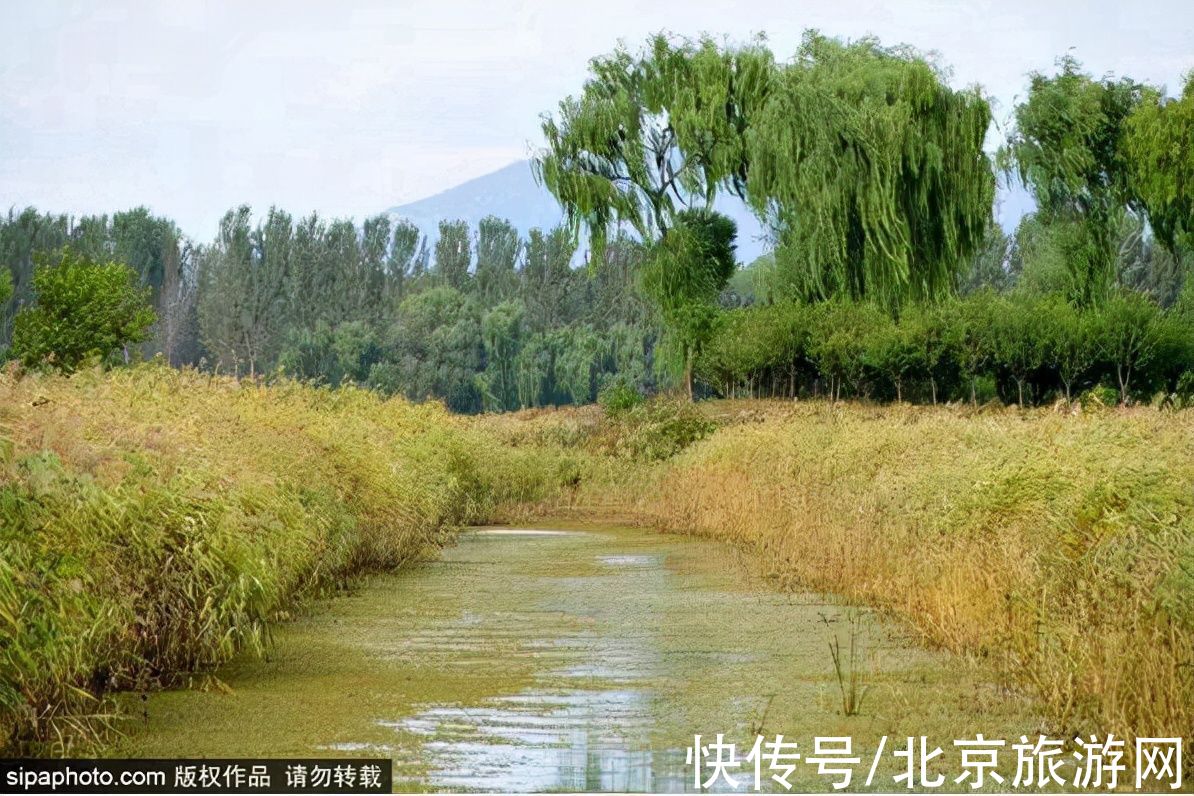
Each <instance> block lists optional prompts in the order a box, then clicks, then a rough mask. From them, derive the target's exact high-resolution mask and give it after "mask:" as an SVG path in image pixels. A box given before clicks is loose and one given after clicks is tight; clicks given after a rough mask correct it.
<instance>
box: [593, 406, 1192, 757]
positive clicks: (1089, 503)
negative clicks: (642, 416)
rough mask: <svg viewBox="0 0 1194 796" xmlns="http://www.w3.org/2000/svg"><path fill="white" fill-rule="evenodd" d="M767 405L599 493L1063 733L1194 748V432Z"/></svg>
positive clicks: (1135, 424) (1186, 422) (945, 410)
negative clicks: (917, 649)
mask: <svg viewBox="0 0 1194 796" xmlns="http://www.w3.org/2000/svg"><path fill="white" fill-rule="evenodd" d="M759 403H760V404H761V406H757V407H755V408H754V409H751V408H749V407H740V406H720V407H719V406H717V405H716V404H714V405H712V406H711V407H710V410H709V411H710V412H711V413H712V414H715V415H719V416H721V417H723V418H730V419H737V420H740V421H742V420H745V421H747V422H736V423H734V424H732V425H729V426H727V427H724V428H723V429H722V430H720V431H719V432H718V433H716V434H715V435H713V436H712V437H711V438H710V439H707V440H705V441H703V442H700V443H697V444H696V445H694V446H692V447H691V448H689V449H688V450H687V451H686V452H684V453H683V454H681V455H680V456H678V457H676V458H675V459H673V460H672V461H671V462H669V463H667V464H666V465H664V466H663V467H662V468H659V469H657V470H655V471H653V472H640V473H638V474H636V475H634V476H631V477H627V476H625V475H623V476H621V477H619V478H618V480H617V483H616V485H614V486H613V487H612V488H603V487H601V486H599V485H595V486H593V487H591V488H592V489H593V490H594V491H595V493H596V494H597V495H599V499H600V500H601V501H603V502H606V503H608V502H609V501H610V499H611V496H616V497H617V501H616V502H619V503H621V504H622V506H623V508H625V509H630V510H634V511H636V512H638V513H639V514H640V516H642V517H644V518H646V520H647V521H649V522H650V523H651V524H653V525H656V526H658V527H660V528H664V529H668V530H673V531H679V532H688V533H697V534H702V535H708V536H713V537H717V538H722V539H730V540H734V541H737V542H741V543H745V544H748V545H751V546H754V547H757V548H759V549H760V550H762V552H763V553H764V555H765V558H766V560H768V561H770V562H771V568H772V574H774V576H776V577H777V578H779V579H780V580H781V581H783V582H786V583H788V584H790V585H792V586H800V587H805V588H808V587H811V588H814V589H819V590H824V591H829V592H836V593H839V594H843V595H846V596H848V597H850V598H852V599H855V600H857V601H859V602H864V603H868V604H872V605H876V606H881V607H884V608H886V609H888V610H890V611H891V612H893V613H895V614H897V615H899V616H901V617H902V618H904V619H905V620H906V621H907V622H908V623H909V624H910V625H911V626H913V627H915V628H917V629H918V630H919V631H920V632H921V633H922V634H923V636H924V638H925V639H926V640H927V641H928V642H930V643H933V644H937V645H941V646H943V647H945V648H948V649H950V650H954V651H958V652H965V653H970V654H974V655H978V656H982V657H986V658H993V659H994V660H995V661H996V662H997V663H998V664H999V665H1001V666H1002V668H1003V670H1004V671H1005V672H1006V673H1007V675H1008V676H1009V678H1011V680H1013V681H1014V682H1016V683H1019V684H1021V685H1024V686H1027V687H1029V688H1031V689H1032V691H1033V692H1034V693H1035V694H1036V696H1037V697H1038V698H1039V699H1040V700H1041V702H1042V703H1043V705H1044V706H1045V708H1046V709H1047V712H1048V715H1049V716H1050V718H1051V720H1052V722H1053V723H1054V725H1055V726H1054V728H1053V729H1054V730H1055V731H1063V732H1068V731H1080V730H1081V731H1087V732H1090V731H1097V732H1099V733H1105V732H1107V731H1114V732H1117V733H1119V734H1121V736H1123V735H1127V736H1134V735H1138V734H1139V735H1184V736H1186V737H1189V736H1191V735H1194V660H1192V658H1194V457H1192V456H1191V454H1192V453H1194V414H1191V413H1173V412H1159V411H1155V410H1151V409H1135V410H1126V411H1125V410H1116V411H1105V412H1102V413H1095V414H1087V415H1077V416H1071V415H1069V414H1066V413H1059V412H1054V411H1050V410H1038V411H1029V412H1024V411H1020V410H1015V409H1007V410H981V411H975V410H970V409H960V408H949V407H940V408H927V407H909V406H892V407H872V406H861V405H840V404H839V405H833V404H827V403H819V402H817V403H802V404H796V405H792V404H764V403H762V402H759Z"/></svg>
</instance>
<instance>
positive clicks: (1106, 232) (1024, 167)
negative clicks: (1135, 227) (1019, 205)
mask: <svg viewBox="0 0 1194 796" xmlns="http://www.w3.org/2000/svg"><path fill="white" fill-rule="evenodd" d="M1058 67H1059V71H1058V73H1057V74H1056V75H1054V76H1052V77H1047V76H1045V75H1043V74H1041V73H1039V72H1038V73H1034V74H1033V75H1032V79H1031V85H1030V87H1029V92H1028V99H1027V100H1026V101H1025V102H1024V103H1022V104H1020V105H1017V106H1016V109H1015V129H1014V130H1013V131H1012V133H1011V135H1010V136H1009V138H1008V143H1007V144H1006V145H1005V147H1004V148H1003V149H1002V150H1001V151H1000V160H1001V163H1002V164H1003V165H1004V167H1005V168H1006V169H1007V170H1009V171H1012V170H1014V171H1016V172H1017V173H1018V174H1019V176H1020V179H1021V180H1022V181H1023V182H1024V183H1025V184H1026V185H1027V186H1028V187H1029V188H1030V189H1031V190H1032V193H1033V196H1034V197H1035V198H1036V202H1037V207H1038V208H1039V211H1038V212H1039V213H1040V214H1041V215H1042V218H1043V220H1044V222H1045V224H1046V225H1050V224H1053V223H1055V222H1059V223H1062V224H1064V225H1065V227H1064V229H1065V232H1064V234H1063V237H1062V238H1061V240H1060V245H1061V248H1062V254H1063V262H1064V264H1065V267H1066V268H1067V269H1068V271H1069V272H1070V275H1071V279H1072V282H1073V287H1072V289H1073V290H1074V291H1076V293H1077V300H1078V303H1080V304H1082V305H1084V306H1089V305H1091V304H1094V303H1097V302H1099V301H1101V300H1102V298H1103V297H1104V296H1105V295H1106V294H1107V292H1108V291H1109V289H1110V288H1111V286H1112V284H1113V282H1114V275H1115V266H1114V252H1113V248H1112V231H1113V228H1114V225H1115V224H1116V223H1117V222H1118V219H1119V217H1120V216H1121V215H1122V214H1123V213H1124V212H1125V209H1126V208H1129V207H1135V206H1136V205H1137V204H1138V203H1137V202H1136V201H1135V199H1134V194H1133V192H1132V190H1131V186H1130V184H1129V178H1128V172H1129V163H1128V160H1127V158H1126V156H1125V150H1124V146H1123V139H1124V135H1125V130H1126V122H1127V119H1128V118H1129V116H1130V115H1131V114H1132V113H1133V110H1134V108H1136V106H1137V105H1138V104H1139V103H1140V101H1141V97H1142V94H1143V91H1144V87H1143V86H1142V85H1140V84H1138V83H1135V82H1134V81H1132V80H1130V79H1129V78H1123V79H1120V80H1113V79H1111V78H1106V79H1103V80H1095V79H1094V78H1092V77H1091V76H1090V75H1088V74H1086V73H1084V72H1083V71H1082V67H1081V64H1080V63H1078V61H1076V60H1075V59H1073V58H1072V57H1068V56H1067V57H1065V58H1062V59H1060V61H1059V62H1058Z"/></svg>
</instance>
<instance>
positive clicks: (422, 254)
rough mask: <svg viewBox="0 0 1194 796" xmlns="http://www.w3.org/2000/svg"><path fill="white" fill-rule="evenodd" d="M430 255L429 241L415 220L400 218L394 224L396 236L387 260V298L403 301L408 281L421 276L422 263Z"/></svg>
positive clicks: (393, 300) (392, 241) (391, 243)
mask: <svg viewBox="0 0 1194 796" xmlns="http://www.w3.org/2000/svg"><path fill="white" fill-rule="evenodd" d="M427 256H428V252H427V241H426V240H425V239H422V234H421V233H420V232H419V228H418V227H416V226H415V225H414V222H412V221H408V220H407V219H404V218H403V219H399V220H398V221H397V222H396V223H395V224H394V237H393V239H392V240H391V242H390V254H389V257H388V258H387V260H386V287H387V291H388V296H387V298H388V299H389V300H390V301H392V302H396V301H401V300H402V297H403V295H404V294H405V291H406V285H407V282H408V281H410V280H413V279H415V278H416V277H418V276H420V270H421V264H422V263H423V261H425V260H426V258H427Z"/></svg>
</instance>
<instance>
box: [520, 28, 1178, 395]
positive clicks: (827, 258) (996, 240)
mask: <svg viewBox="0 0 1194 796" xmlns="http://www.w3.org/2000/svg"><path fill="white" fill-rule="evenodd" d="M991 121H992V118H991V110H990V103H989V102H988V100H987V98H986V97H985V96H984V95H983V93H982V92H981V90H980V89H978V88H966V89H954V88H951V87H950V86H949V85H948V82H947V80H946V71H945V70H944V69H943V68H942V67H940V66H939V65H938V64H937V63H935V62H934V61H933V60H932V59H930V58H928V57H926V56H924V55H922V54H920V53H919V52H917V51H916V50H915V49H913V48H910V47H906V46H900V47H888V46H884V45H882V44H881V43H880V42H878V41H877V40H875V39H863V40H860V41H856V42H843V41H841V40H838V39H833V38H828V37H825V36H823V35H821V34H819V33H816V32H809V33H807V34H806V36H805V38H804V41H803V43H802V45H801V46H800V48H799V49H798V51H797V53H796V55H795V57H794V58H792V59H789V60H787V61H781V60H778V59H776V58H775V57H774V55H773V54H772V53H771V51H770V50H769V49H768V48H767V47H766V46H765V42H764V41H763V40H756V41H754V42H750V43H747V44H745V45H732V44H726V43H721V42H718V41H716V40H714V39H713V38H711V37H702V38H700V39H696V40H692V39H686V38H679V37H672V36H667V35H658V36H655V37H654V38H652V39H650V40H649V41H648V42H647V43H646V44H645V45H644V46H642V47H641V48H639V49H638V50H631V49H629V48H627V47H625V46H623V47H620V48H618V49H617V50H616V51H615V52H614V53H612V54H611V55H608V56H602V57H599V58H596V59H594V60H593V61H592V62H591V66H590V75H589V78H588V80H587V81H586V82H585V84H584V86H583V89H582V91H581V93H580V94H579V95H578V96H573V97H568V98H566V99H565V100H563V101H562V102H561V103H560V104H559V107H558V109H557V111H556V113H555V114H549V115H547V116H545V117H544V119H543V125H542V128H543V134H544V138H545V140H546V142H547V144H546V146H545V147H544V148H543V149H542V150H541V151H540V152H539V153H538V156H537V158H536V168H537V170H538V173H539V174H540V176H541V179H542V180H543V182H544V184H545V185H546V186H547V188H548V189H549V190H550V191H551V192H552V193H553V194H554V195H555V196H556V197H557V199H558V200H559V201H560V203H561V204H562V205H563V207H564V208H565V210H566V211H567V217H568V221H569V223H570V224H571V225H572V228H573V229H575V230H578V231H579V230H585V231H588V232H589V233H590V234H591V235H593V237H594V239H595V240H596V241H598V242H600V241H601V240H602V238H603V235H604V234H606V232H608V231H609V230H612V229H617V228H619V226H620V225H623V224H629V225H631V226H633V227H634V228H635V229H636V230H637V231H638V233H639V234H640V235H641V236H642V238H643V240H645V241H648V242H649V245H650V255H649V258H648V260H649V261H650V262H656V263H661V265H660V266H658V267H662V268H665V269H667V270H668V271H669V273H670V277H669V278H668V279H667V280H665V281H660V280H656V281H655V283H654V284H655V285H656V286H657V288H658V289H657V290H656V294H655V295H654V296H653V298H654V299H655V303H656V304H657V305H659V306H661V307H665V308H666V309H667V311H666V312H665V313H664V314H663V316H662V317H663V320H664V322H665V337H664V339H665V340H667V339H669V338H670V339H673V340H675V341H678V342H679V343H680V345H682V347H683V349H684V351H685V352H686V355H685V360H686V362H687V363H688V365H689V367H691V366H692V365H694V364H695V367H696V371H697V373H698V375H699V376H701V377H703V379H704V380H705V382H706V383H707V384H709V385H710V386H711V387H712V389H713V390H714V391H716V392H720V393H722V394H727V393H728V394H736V393H739V392H741V391H745V392H747V393H750V394H757V392H758V391H759V390H760V389H761V390H762V391H764V392H766V391H767V390H768V388H769V389H770V391H772V392H777V393H779V394H787V395H796V394H798V393H800V392H804V391H808V390H809V389H810V385H811V390H812V391H814V392H821V393H822V394H828V395H832V396H835V397H836V396H839V395H841V394H855V395H872V396H876V397H894V398H897V399H902V398H903V397H904V395H905V390H904V386H905V382H907V381H911V382H914V383H915V384H917V385H921V384H927V385H928V394H929V398H930V400H934V401H935V400H937V399H938V397H940V395H943V394H944V395H950V396H953V395H955V394H957V393H958V392H959V391H965V392H969V394H970V396H971V397H972V398H974V397H975V396H976V395H977V393H978V391H979V387H978V384H979V382H980V380H982V381H984V382H985V383H987V384H988V386H989V387H990V389H991V390H993V391H997V392H998V393H999V394H1000V395H1001V396H1002V397H1003V398H1004V399H1005V400H1008V399H1013V400H1015V401H1017V402H1019V403H1021V404H1023V403H1025V402H1026V401H1028V400H1037V401H1039V400H1043V399H1045V397H1046V396H1048V395H1052V394H1056V393H1061V394H1064V395H1065V396H1066V397H1072V395H1073V391H1074V389H1075V387H1076V386H1083V385H1087V386H1089V385H1096V384H1100V383H1105V382H1106V381H1108V380H1109V379H1110V378H1111V374H1113V375H1114V380H1113V383H1114V385H1115V386H1116V391H1117V393H1118V396H1119V399H1120V400H1121V401H1124V402H1126V401H1128V400H1129V399H1131V398H1132V397H1133V396H1134V395H1135V394H1136V393H1137V392H1139V391H1140V390H1145V389H1149V388H1152V387H1157V388H1161V387H1163V388H1164V389H1167V390H1170V391H1174V390H1178V388H1179V384H1181V385H1184V386H1183V389H1185V388H1186V387H1188V386H1189V382H1190V378H1188V377H1187V376H1186V374H1187V373H1188V372H1189V370H1190V369H1191V367H1192V366H1194V359H1192V358H1191V355H1190V351H1191V345H1190V344H1189V342H1188V340H1187V338H1188V337H1189V332H1188V329H1189V323H1188V319H1189V315H1188V313H1187V312H1185V311H1184V310H1181V309H1170V310H1167V309H1165V308H1166V307H1169V306H1171V305H1174V304H1179V305H1181V306H1182V307H1186V306H1188V305H1189V303H1190V302H1189V301H1180V300H1179V298H1180V297H1182V296H1184V295H1185V294H1183V292H1182V291H1183V286H1184V285H1185V282H1186V279H1185V278H1186V275H1187V274H1188V272H1189V270H1190V266H1191V263H1192V260H1194V72H1192V73H1191V75H1190V76H1189V77H1188V78H1187V80H1186V84H1185V88H1184V92H1183V93H1182V95H1181V96H1180V97H1177V98H1173V97H1168V96H1166V95H1165V93H1164V91H1163V90H1162V89H1161V88H1159V87H1156V86H1151V85H1148V84H1145V83H1141V82H1138V81H1134V80H1132V79H1131V78H1127V77H1122V78H1118V79H1117V78H1114V77H1104V78H1095V77H1092V76H1091V75H1090V74H1088V73H1086V72H1085V71H1083V69H1082V66H1081V64H1080V63H1078V62H1077V61H1076V60H1074V59H1073V58H1070V57H1066V58H1062V59H1060V60H1059V61H1058V63H1057V69H1056V71H1055V73H1054V74H1051V75H1046V74H1043V73H1034V74H1033V75H1031V77H1030V85H1029V90H1028V93H1027V97H1026V99H1025V100H1024V101H1023V102H1021V103H1020V104H1018V105H1017V106H1016V107H1015V109H1014V112H1013V118H1012V123H1011V126H1010V129H1009V132H1008V135H1007V138H1006V142H1005V144H1004V145H1003V146H1002V147H1001V148H1000V149H999V151H998V153H997V154H996V156H995V157H994V158H992V157H990V156H989V155H988V154H987V153H986V152H985V151H984V149H983V146H984V141H985V139H986V136H987V132H988V129H989V127H990V124H991ZM999 172H1003V174H1004V175H1006V177H1009V178H1011V177H1014V178H1017V179H1019V180H1020V181H1022V182H1023V184H1025V185H1026V186H1027V187H1028V188H1029V190H1030V191H1031V192H1032V195H1033V197H1034V199H1035V200H1036V205H1037V210H1036V212H1035V213H1033V214H1032V215H1030V216H1028V217H1026V218H1025V219H1024V221H1023V222H1022V223H1021V225H1020V228H1019V229H1018V230H1017V232H1016V234H1015V235H1014V236H1010V237H1009V236H1006V235H1003V234H1002V233H1001V232H1000V231H999V230H998V229H997V228H996V225H995V223H994V218H993V208H992V205H993V198H994V189H995V185H996V180H997V178H998V176H999ZM724 193H729V194H733V195H737V196H739V197H741V198H743V199H744V200H745V201H746V202H747V203H748V205H749V206H750V207H751V208H752V209H753V210H754V211H755V213H756V214H757V215H758V217H759V218H760V220H761V221H762V222H763V223H764V225H765V227H766V228H767V229H768V230H769V233H770V236H771V239H772V242H773V244H774V248H773V252H772V253H771V254H770V255H768V256H767V257H766V258H765V262H764V263H761V264H759V265H758V267H756V268H752V269H750V270H752V271H754V273H753V274H751V277H750V279H749V280H744V279H743V278H742V276H743V275H742V274H738V275H735V274H733V273H725V272H723V271H721V270H720V269H717V268H713V267H711V266H710V264H711V263H712V262H714V261H715V260H716V258H715V257H712V256H710V254H709V252H715V251H718V250H720V249H721V248H722V247H723V246H724V245H725V243H726V242H727V240H728V242H729V245H730V246H732V241H733V231H732V230H731V231H730V232H729V233H728V238H727V235H726V233H725V232H724V231H719V232H715V231H716V230H718V229H719V226H718V224H716V223H715V222H714V221H713V219H711V217H710V216H716V213H713V211H712V210H711V209H710V208H711V207H712V203H713V200H714V198H715V197H716V196H717V195H718V194H724ZM694 220H697V222H698V223H694ZM694 236H695V237H696V238H699V239H701V240H702V241H703V243H702V245H699V246H694V245H692V244H691V241H692V239H693V238H694ZM744 286H745V287H746V288H747V289H746V290H745V291H744V290H743V287H744ZM727 291H728V292H729V294H730V295H728V296H727V295H726V293H727ZM976 291H977V292H978V294H977V295H975V296H973V297H971V298H967V299H964V300H960V301H959V300H957V298H956V297H958V296H960V295H965V294H967V293H975V292H976ZM984 291H985V292H984ZM988 293H999V294H1001V295H999V296H998V297H993V296H991V295H988ZM715 295H717V296H720V298H721V300H720V305H721V308H720V312H715V311H714V308H713V304H714V302H713V301H712V299H711V297H712V296H715ZM758 301H761V302H763V303H764V304H769V305H771V306H767V307H751V308H741V307H739V308H737V309H735V308H733V307H732V305H733V304H734V303H735V302H736V303H738V304H751V303H753V302H758ZM727 305H729V306H730V308H729V309H728V310H727V309H726V307H727ZM694 319H700V320H701V322H699V323H694ZM686 381H687V383H688V390H689V393H690V395H691V394H692V387H691V384H692V381H691V379H686ZM1012 383H1014V385H1015V390H1014V395H1013V394H1012V392H1013V391H1011V390H1010V389H1009V388H1008V385H1009V384H1012ZM785 385H786V386H785ZM798 385H800V386H798ZM964 386H965V387H966V389H964V390H963V387H964ZM914 392H915V391H914Z"/></svg>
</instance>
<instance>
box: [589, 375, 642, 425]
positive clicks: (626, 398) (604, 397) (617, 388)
mask: <svg viewBox="0 0 1194 796" xmlns="http://www.w3.org/2000/svg"><path fill="white" fill-rule="evenodd" d="M642 402H643V395H642V393H640V392H639V391H638V390H636V389H635V388H634V385H633V384H631V383H630V380H629V379H626V378H624V377H622V376H615V377H614V378H612V379H610V380H609V381H607V382H606V383H605V384H604V385H602V387H601V389H600V390H599V391H598V392H597V403H598V404H600V405H601V408H602V409H604V410H605V412H606V414H608V415H610V416H612V417H617V416H619V415H623V414H625V413H626V412H628V411H630V410H631V409H633V408H634V407H636V406H638V405H639V404H641V403H642Z"/></svg>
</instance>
